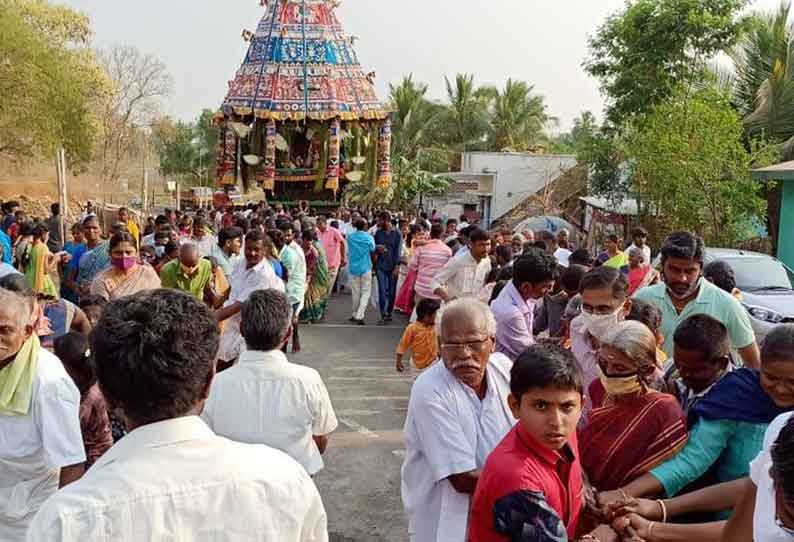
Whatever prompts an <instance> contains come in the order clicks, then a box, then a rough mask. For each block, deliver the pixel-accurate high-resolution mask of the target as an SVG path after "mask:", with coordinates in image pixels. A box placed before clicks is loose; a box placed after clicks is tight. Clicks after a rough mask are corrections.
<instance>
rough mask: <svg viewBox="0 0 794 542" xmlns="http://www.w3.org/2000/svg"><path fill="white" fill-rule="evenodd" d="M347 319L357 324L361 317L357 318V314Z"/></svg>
mask: <svg viewBox="0 0 794 542" xmlns="http://www.w3.org/2000/svg"><path fill="white" fill-rule="evenodd" d="M347 321H348V322H350V323H352V324H355V323H357V322H359V319H358V318H356V317H355V316H351V317H350V318H348V319H347ZM362 321H363V320H362Z"/></svg>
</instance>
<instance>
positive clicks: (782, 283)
mask: <svg viewBox="0 0 794 542" xmlns="http://www.w3.org/2000/svg"><path fill="white" fill-rule="evenodd" d="M720 259H722V260H724V261H726V262H727V263H728V264H730V266H731V267H733V271H734V273H735V274H736V287H737V288H739V289H740V290H744V291H747V292H752V291H753V290H762V289H764V290H773V289H778V288H781V289H782V288H786V289H794V273H792V272H791V270H789V269H787V268H786V267H785V266H784V265H783V264H782V263H780V262H778V261H777V260H773V259H771V258H748V257H743V258H735V259H734V258H720Z"/></svg>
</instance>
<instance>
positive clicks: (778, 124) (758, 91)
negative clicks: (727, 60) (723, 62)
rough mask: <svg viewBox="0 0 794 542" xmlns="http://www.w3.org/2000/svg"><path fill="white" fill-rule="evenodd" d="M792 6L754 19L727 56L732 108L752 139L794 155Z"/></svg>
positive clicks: (757, 15) (784, 5)
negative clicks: (730, 63)
mask: <svg viewBox="0 0 794 542" xmlns="http://www.w3.org/2000/svg"><path fill="white" fill-rule="evenodd" d="M790 12H791V3H790V2H788V1H784V2H781V4H780V6H779V7H778V9H777V11H775V12H773V13H757V14H755V15H754V16H753V20H752V23H751V25H750V29H749V31H748V32H747V33H746V34H745V35H744V36H743V37H742V39H741V40H740V42H739V43H738V44H737V46H736V47H735V48H734V50H733V51H732V52H731V55H730V56H731V59H732V60H733V80H732V91H733V96H734V103H735V105H736V107H737V109H738V110H739V112H740V113H741V114H742V116H743V118H744V123H745V128H746V131H747V134H748V136H750V137H757V136H761V137H765V138H768V139H771V140H776V141H780V142H785V145H784V146H783V150H784V154H787V155H788V156H787V157H788V158H791V157H792V154H793V153H792V151H793V150H794V57H793V56H792V53H794V49H793V47H794V27H792V25H791V24H789V14H790Z"/></svg>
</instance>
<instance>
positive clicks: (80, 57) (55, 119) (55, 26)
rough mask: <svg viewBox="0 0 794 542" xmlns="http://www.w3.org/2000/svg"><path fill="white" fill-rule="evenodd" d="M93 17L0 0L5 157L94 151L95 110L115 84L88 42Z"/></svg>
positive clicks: (35, 0)
mask: <svg viewBox="0 0 794 542" xmlns="http://www.w3.org/2000/svg"><path fill="white" fill-rule="evenodd" d="M90 37H91V28H90V23H89V20H88V17H87V16H85V15H83V14H80V13H77V12H76V11H73V10H71V9H69V8H67V7H64V6H55V5H51V4H49V3H48V2H45V1H44V0H0V96H2V99H0V156H5V157H9V158H11V159H25V158H29V157H32V156H34V155H35V154H37V153H51V152H52V151H54V150H55V149H56V148H58V147H61V146H62V147H64V148H65V149H66V151H67V153H68V155H69V158H70V162H71V164H72V167H75V166H80V165H84V164H85V163H86V162H87V161H88V160H89V159H90V157H91V153H92V148H93V143H94V141H95V138H96V136H97V132H98V125H97V117H96V115H95V110H96V108H97V106H98V103H99V102H100V101H101V100H102V99H103V97H104V96H105V95H106V94H107V93H108V91H109V89H110V84H109V81H108V79H107V77H106V76H105V74H104V73H103V72H102V70H101V68H99V66H98V65H97V62H96V60H95V58H94V55H93V54H92V53H91V51H90V49H89V48H88V40H89V38H90Z"/></svg>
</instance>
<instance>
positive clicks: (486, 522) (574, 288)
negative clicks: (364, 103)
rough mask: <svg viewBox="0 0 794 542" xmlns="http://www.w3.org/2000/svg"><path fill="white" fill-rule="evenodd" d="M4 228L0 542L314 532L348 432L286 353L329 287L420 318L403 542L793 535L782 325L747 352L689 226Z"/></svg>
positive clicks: (243, 221) (258, 209) (187, 219)
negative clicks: (590, 246)
mask: <svg viewBox="0 0 794 542" xmlns="http://www.w3.org/2000/svg"><path fill="white" fill-rule="evenodd" d="M2 210H3V213H4V216H3V219H2V224H0V247H2V259H3V264H2V266H0V351H2V352H1V353H0V540H9V541H16V540H28V541H38V540H53V541H55V540H63V541H78V540H79V541H83V540H94V539H102V538H108V539H112V540H136V541H137V540H155V539H179V540H243V539H251V540H279V541H282V540H283V541H291V540H294V541H324V540H327V539H328V533H327V525H326V523H327V518H326V514H325V509H324V507H323V503H322V500H321V497H320V495H319V493H318V491H317V489H316V487H315V485H314V483H313V481H312V476H314V475H316V474H317V473H318V472H319V471H320V470H321V469H322V468H323V466H324V463H323V458H322V456H323V454H324V453H325V451H326V449H327V447H328V446H329V442H330V435H331V434H332V433H333V431H334V430H335V429H336V427H337V419H336V415H335V413H334V409H333V406H332V404H331V400H330V397H329V394H328V391H327V389H326V387H325V384H324V383H323V381H322V379H321V377H320V375H319V374H318V373H317V371H315V370H314V369H312V368H309V367H306V366H302V365H299V364H296V363H292V362H290V361H289V359H288V357H287V354H288V353H289V352H298V351H300V349H301V339H300V334H299V329H300V326H301V325H311V324H317V323H321V322H323V321H324V319H325V318H326V312H327V308H328V302H329V299H330V297H331V294H332V292H334V291H341V292H344V291H349V292H350V293H351V296H350V298H351V306H350V315H351V316H350V324H352V325H354V326H365V325H367V322H368V320H367V318H366V315H367V312H368V311H369V310H372V311H376V313H377V325H378V326H387V325H389V324H390V323H391V322H395V319H396V320H397V321H398V322H401V323H402V322H407V327H406V328H405V330H404V333H403V336H402V338H401V340H400V341H399V344H398V345H397V346H396V351H395V356H396V357H395V367H396V370H397V371H398V372H400V373H409V374H412V375H413V376H416V381H415V383H414V384H413V387H412V390H411V396H410V401H409V405H408V412H407V417H406V421H405V429H404V437H405V449H406V456H405V461H404V463H403V466H402V488H401V494H402V500H403V504H404V508H405V513H406V516H407V519H408V525H409V536H410V539H411V540H412V541H415V542H438V541H451V542H452V541H454V542H460V541H464V540H466V541H471V542H491V541H501V540H504V541H511V542H524V541H527V542H528V541H541V542H543V541H548V542H558V541H559V542H563V541H566V540H591V541H592V540H596V541H601V542H608V541H609V542H611V541H614V540H632V541H639V540H645V541H648V542H654V541H657V540H661V541H664V540H671V541H673V540H715V541H719V540H724V541H728V542H739V541H750V540H764V541H766V540H769V541H777V540H789V539H791V538H792V533H793V532H794V471H792V464H794V463H792V462H791V460H790V456H791V454H792V453H794V421H792V420H791V411H792V410H794V325H790V324H783V325H780V326H778V327H776V328H774V329H773V330H772V331H771V332H770V333H769V335H767V336H766V337H765V338H764V340H763V342H762V343H761V344H759V341H757V340H756V336H755V334H754V331H753V327H752V325H751V322H750V319H749V316H748V314H747V312H746V310H745V309H744V307H743V306H742V304H741V303H740V301H739V298H740V292H737V291H735V281H731V280H730V278H731V270H730V268H729V267H728V268H726V266H725V264H724V263H723V262H717V263H716V264H715V263H712V264H709V266H706V265H705V262H704V248H705V247H704V244H703V241H702V240H701V239H700V238H699V237H697V236H696V235H695V234H693V233H690V232H676V233H673V234H671V235H670V236H669V237H668V238H667V239H666V240H664V242H663V243H662V244H661V248H660V251H659V256H660V258H659V261H660V264H659V267H658V268H656V267H654V266H653V265H652V259H651V258H652V256H653V253H652V250H651V247H650V246H649V245H648V243H647V233H646V232H645V231H644V230H643V229H642V228H637V229H635V230H634V231H633V232H632V243H631V244H630V245H629V246H626V243H624V242H623V240H622V239H621V238H620V237H619V236H618V235H612V236H609V237H607V238H606V240H605V244H604V250H603V252H600V253H596V254H591V253H590V252H589V251H588V250H587V249H586V248H583V247H577V246H575V245H576V239H575V238H574V237H575V236H574V235H573V234H572V233H571V232H568V231H567V230H561V231H558V232H556V233H551V232H547V231H538V232H535V231H531V230H526V231H521V232H513V231H511V230H509V229H503V230H498V229H497V230H493V231H490V232H489V231H485V230H484V229H481V228H480V227H479V226H478V225H477V224H476V223H474V222H475V220H473V218H472V217H467V216H461V217H460V219H459V220H456V219H454V218H453V219H448V220H443V219H442V218H441V216H440V215H438V213H435V212H434V213H433V214H432V215H430V216H428V215H427V214H424V213H419V214H416V215H407V214H406V215H399V216H395V215H392V214H391V213H389V212H388V211H382V212H378V213H375V214H372V213H364V212H362V211H360V210H348V209H341V210H339V211H338V212H335V213H332V214H330V215H322V216H321V215H317V214H316V213H314V212H313V211H311V210H294V211H291V212H290V211H289V210H286V209H284V208H283V207H281V206H280V205H274V206H272V207H271V206H269V205H267V204H265V203H259V204H249V205H248V206H246V207H245V208H237V209H232V208H229V209H214V210H211V211H204V210H201V209H199V210H198V211H196V212H194V213H181V212H179V211H175V210H170V209H165V210H164V211H163V213H162V214H159V215H157V216H156V217H150V218H147V219H145V220H142V221H141V222H142V223H140V224H139V223H138V222H136V220H135V219H134V217H133V214H132V213H130V212H129V211H128V210H127V209H123V208H122V209H120V210H119V211H118V212H117V213H116V216H115V217H113V219H112V220H111V222H110V224H109V225H108V224H106V223H105V222H104V220H105V219H103V218H101V217H100V216H98V215H97V214H95V212H94V210H93V209H92V208H90V207H89V208H87V209H86V211H85V213H84V215H83V216H82V217H80V220H79V221H76V222H75V223H73V224H68V225H67V226H68V227H67V228H66V230H67V231H69V232H70V233H71V238H70V239H68V240H66V239H62V238H61V237H62V236H61V234H60V232H61V231H62V230H63V228H64V224H63V220H64V218H63V217H62V216H61V213H60V209H59V208H58V207H57V205H53V206H52V208H51V211H52V212H51V216H50V217H47V218H46V219H40V218H32V217H28V216H27V215H26V214H25V213H24V212H23V211H21V210H19V206H18V205H16V203H15V202H5V203H4V204H3V205H2ZM470 222H471V223H470ZM105 226H107V230H108V231H107V233H106V234H105V232H104V229H105ZM717 264H718V265H717ZM373 283H374V284H373ZM395 313H402V316H400V317H397V316H395ZM369 321H371V320H369Z"/></svg>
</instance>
